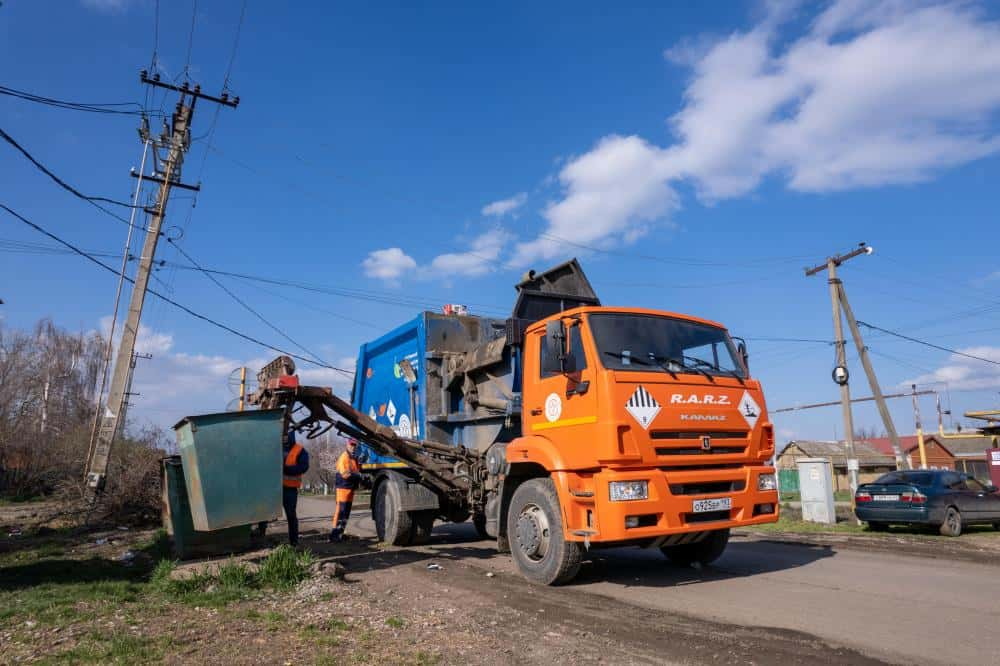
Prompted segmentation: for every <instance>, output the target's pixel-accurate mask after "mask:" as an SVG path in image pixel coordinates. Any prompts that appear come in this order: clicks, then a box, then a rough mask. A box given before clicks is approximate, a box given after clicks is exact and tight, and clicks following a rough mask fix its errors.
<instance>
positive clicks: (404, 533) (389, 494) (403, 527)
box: [372, 479, 414, 546]
mask: <svg viewBox="0 0 1000 666" xmlns="http://www.w3.org/2000/svg"><path fill="white" fill-rule="evenodd" d="M401 505H402V502H401V501H400V497H399V491H398V490H397V489H396V486H395V484H394V483H393V482H392V480H391V479H387V480H385V481H383V482H382V483H380V484H378V486H377V487H376V488H375V495H374V497H373V499H372V520H373V521H374V522H375V533H376V534H377V535H378V540H379V541H381V542H383V543H389V544H392V545H393V546H408V545H410V542H411V541H412V540H413V533H414V529H413V520H412V519H411V517H410V514H409V513H407V512H406V511H403V510H402V509H400V508H399V507H400V506H401Z"/></svg>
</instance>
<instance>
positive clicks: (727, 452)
mask: <svg viewBox="0 0 1000 666" xmlns="http://www.w3.org/2000/svg"><path fill="white" fill-rule="evenodd" d="M517 292H518V295H517V302H516V305H515V306H514V308H513V312H512V316H511V317H509V318H507V319H494V318H487V317H478V316H469V315H465V314H437V313H432V312H424V313H422V314H421V315H420V316H418V317H417V318H416V319H414V320H412V321H411V322H408V323H407V324H404V325H402V326H400V327H398V328H397V329H395V330H393V331H390V332H388V333H387V334H385V335H383V336H381V337H380V338H378V339H377V340H373V341H372V342H369V343H367V344H365V345H363V346H362V347H361V350H360V352H359V355H358V363H357V369H356V372H355V381H354V387H353V392H352V399H351V402H350V403H349V404H348V403H347V402H346V401H344V400H341V399H339V398H337V397H336V396H334V395H333V394H332V392H330V391H329V389H320V388H316V387H299V386H298V385H297V380H295V379H294V377H292V376H291V375H292V374H293V372H294V365H291V367H289V365H290V364H291V361H290V359H287V358H285V359H284V360H281V359H279V361H276V362H274V363H272V364H271V365H270V366H269V367H268V368H265V370H264V371H262V373H261V375H260V377H259V379H260V386H261V395H260V396H259V397H258V399H257V402H258V403H260V404H262V405H263V406H271V407H273V406H278V405H285V406H286V407H287V408H288V409H289V415H290V416H289V419H290V420H291V424H292V426H293V427H296V428H297V429H299V430H300V431H302V432H304V433H306V434H307V436H315V435H317V434H319V433H320V432H322V431H325V430H326V429H328V428H329V427H334V426H336V428H337V429H338V430H339V431H340V432H342V433H344V434H346V435H348V436H352V437H355V438H357V439H359V440H360V441H362V442H363V443H364V444H366V445H367V446H368V448H369V449H370V455H369V459H368V462H367V463H365V464H364V465H363V469H364V471H365V473H367V474H369V475H370V476H371V481H372V507H371V508H372V516H373V519H374V521H375V527H376V531H377V533H378V536H379V538H380V539H381V540H383V541H386V542H390V543H394V544H397V545H407V544H413V543H420V542H422V541H425V540H426V539H427V538H428V537H429V535H430V532H431V529H432V527H433V525H434V522H435V521H438V520H442V521H452V522H461V521H465V520H468V519H469V518H471V519H472V522H473V524H474V525H475V527H476V529H477V530H478V531H479V533H480V535H481V536H482V537H484V538H489V539H491V540H495V541H496V544H497V546H498V548H499V549H500V550H502V551H509V552H510V553H511V556H512V558H513V560H514V563H515V565H516V567H517V569H518V571H519V572H520V573H521V574H522V575H523V576H524V577H525V578H527V579H528V580H530V581H533V582H536V583H540V584H558V583H565V582H567V581H569V580H571V579H572V578H573V577H574V576H575V575H576V573H577V572H578V570H579V568H580V564H581V560H582V558H583V557H584V556H585V554H586V552H587V551H588V550H590V549H595V548H604V547H609V546H613V547H620V546H625V545H634V546H639V547H645V548H656V549H659V550H660V551H662V553H663V554H664V555H665V556H666V558H668V559H669V560H671V561H673V562H676V563H681V564H690V563H693V562H701V563H703V564H708V563H710V562H712V561H714V560H715V559H717V558H718V557H719V556H720V555H721V554H722V552H723V550H724V549H725V547H726V544H727V542H728V540H729V532H730V530H731V529H732V528H734V527H740V526H745V525H755V524H761V523H769V522H774V521H776V520H777V519H778V493H777V485H776V479H775V470H774V468H773V467H772V466H770V464H769V461H770V459H771V457H772V456H773V454H774V429H773V425H772V424H771V422H770V421H769V419H768V415H767V409H766V405H765V400H764V395H763V392H762V390H761V386H760V383H759V382H758V381H757V380H755V379H753V377H751V376H750V373H749V369H748V359H747V352H746V345H745V344H744V343H743V342H742V341H735V340H734V339H733V338H732V337H731V336H730V335H729V332H728V331H727V330H726V328H725V327H724V326H723V325H721V324H718V323H715V322H712V321H708V320H705V319H701V318H699V317H694V316H690V315H681V314H676V313H671V312H663V311H658V310H649V309H641V308H632V307H612V306H605V305H602V304H601V303H600V301H599V300H598V298H597V296H596V294H595V293H594V291H593V289H592V287H591V285H590V283H589V281H588V280H587V278H586V276H585V275H584V274H583V271H582V270H581V268H580V266H579V264H578V263H577V261H576V260H572V261H569V262H566V263H564V264H562V265H560V266H557V267H555V268H553V269H551V270H549V271H546V272H544V273H534V272H530V273H528V274H527V275H525V277H524V279H523V280H522V281H521V283H520V284H518V285H517ZM458 311H459V312H461V309H458ZM282 385H283V386H284V388H283V389H282ZM269 387H273V388H269ZM296 403H302V404H304V405H305V406H306V407H307V408H308V409H307V410H306V411H305V413H306V414H307V416H306V417H305V418H303V419H302V420H300V421H295V420H294V414H292V411H291V410H292V408H293V407H294V406H295V405H296ZM321 405H322V406H321ZM323 406H325V407H327V408H329V409H330V410H332V411H333V412H334V413H335V414H336V415H337V417H331V416H330V415H329V414H328V413H327V411H326V410H325V409H324V408H323ZM338 417H339V418H338Z"/></svg>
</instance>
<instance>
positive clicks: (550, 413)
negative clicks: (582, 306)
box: [524, 319, 597, 438]
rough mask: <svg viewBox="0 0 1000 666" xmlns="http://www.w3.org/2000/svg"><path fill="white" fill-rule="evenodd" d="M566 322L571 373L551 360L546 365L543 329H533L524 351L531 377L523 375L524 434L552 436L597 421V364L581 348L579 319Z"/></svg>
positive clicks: (582, 342) (527, 371)
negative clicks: (564, 371) (553, 365)
mask: <svg viewBox="0 0 1000 666" xmlns="http://www.w3.org/2000/svg"><path fill="white" fill-rule="evenodd" d="M566 322H567V324H569V325H568V326H567V327H566V329H564V330H565V331H566V337H567V338H568V341H569V345H568V353H569V354H571V355H572V357H573V361H574V364H575V366H576V367H575V368H573V369H572V371H570V372H566V373H563V372H559V371H558V370H555V369H554V368H552V367H551V363H550V364H549V367H546V363H545V359H544V355H545V353H546V343H547V342H549V341H548V339H547V337H546V332H545V329H544V328H543V329H540V330H538V331H535V332H534V333H533V334H532V336H531V339H530V340H529V346H528V349H527V353H528V354H529V355H530V358H531V359H532V361H533V362H529V363H526V364H525V365H526V368H525V370H526V374H527V373H529V372H530V373H531V374H532V375H533V376H532V377H530V378H529V377H528V376H525V378H524V385H525V388H526V390H525V393H524V414H525V417H524V418H525V426H526V428H525V431H526V432H525V434H526V435H528V434H532V435H543V436H546V437H550V438H551V437H553V436H554V435H555V433H556V432H557V431H559V430H561V429H562V428H565V427H570V426H584V425H587V424H593V423H596V422H597V383H596V382H595V381H594V379H595V377H594V372H595V371H594V369H593V368H594V367H595V366H596V364H595V363H593V360H592V359H590V358H588V354H587V351H586V349H585V347H584V336H583V335H582V333H581V331H582V324H581V322H579V321H576V320H570V319H567V320H566ZM529 387H530V389H529ZM574 430H577V432H578V429H574Z"/></svg>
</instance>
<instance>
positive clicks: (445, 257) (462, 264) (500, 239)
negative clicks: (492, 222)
mask: <svg viewBox="0 0 1000 666" xmlns="http://www.w3.org/2000/svg"><path fill="white" fill-rule="evenodd" d="M510 239H511V235H510V234H509V233H507V231H505V230H503V229H500V228H496V229H491V230H489V231H487V232H486V233H484V234H482V235H480V236H478V237H477V238H475V239H474V240H473V241H472V246H471V248H470V249H469V251H467V252H451V253H447V254H439V255H438V256H436V257H434V259H432V260H431V263H430V266H429V267H428V268H427V270H426V276H428V277H449V276H458V275H464V276H467V277H476V276H479V275H485V274H486V273H490V272H492V271H494V270H496V268H497V263H498V261H499V259H500V252H501V251H502V250H503V248H504V246H506V245H507V243H508V242H509V241H510Z"/></svg>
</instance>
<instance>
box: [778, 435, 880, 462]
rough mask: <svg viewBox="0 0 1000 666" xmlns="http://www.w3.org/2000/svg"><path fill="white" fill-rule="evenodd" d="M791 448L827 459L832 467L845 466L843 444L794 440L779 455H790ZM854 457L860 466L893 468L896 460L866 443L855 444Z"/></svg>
mask: <svg viewBox="0 0 1000 666" xmlns="http://www.w3.org/2000/svg"><path fill="white" fill-rule="evenodd" d="M793 446H795V447H796V448H798V450H799V451H801V452H802V453H804V454H805V455H807V456H809V457H815V458H829V459H830V461H831V462H832V463H833V465H834V466H846V465H847V451H846V449H845V445H844V443H843V442H817V441H811V440H794V441H791V442H789V443H788V446H787V447H786V448H785V450H784V451H782V452H781V455H782V456H784V455H785V454H786V453H787V454H789V455H792V453H791V451H790V450H791V448H792V447H793ZM854 455H855V456H856V457H857V459H858V461H859V464H860V465H868V466H876V465H890V466H895V464H896V459H895V458H894V457H893V456H891V455H886V454H884V453H882V452H881V451H879V450H878V449H876V448H875V447H873V446H871V445H870V444H868V443H867V442H855V443H854Z"/></svg>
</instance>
